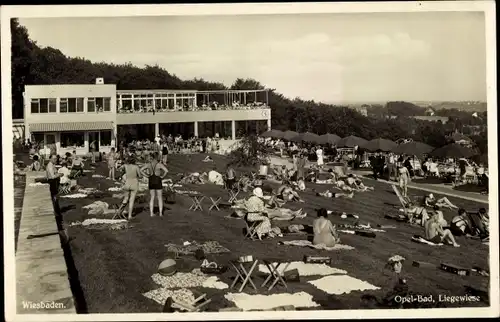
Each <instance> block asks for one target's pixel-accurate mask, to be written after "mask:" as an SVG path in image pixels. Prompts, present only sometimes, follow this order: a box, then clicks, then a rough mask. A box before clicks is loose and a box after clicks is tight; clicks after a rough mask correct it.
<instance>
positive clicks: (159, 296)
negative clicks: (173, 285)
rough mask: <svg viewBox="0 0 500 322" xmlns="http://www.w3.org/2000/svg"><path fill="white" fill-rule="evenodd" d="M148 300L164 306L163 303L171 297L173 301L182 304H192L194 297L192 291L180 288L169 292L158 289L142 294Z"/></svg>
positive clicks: (165, 289) (168, 290)
mask: <svg viewBox="0 0 500 322" xmlns="http://www.w3.org/2000/svg"><path fill="white" fill-rule="evenodd" d="M142 295H143V296H144V297H147V298H148V299H150V300H153V301H155V302H156V303H158V304H161V305H163V304H165V301H166V300H167V299H168V298H169V297H171V298H172V299H173V300H174V301H181V302H184V303H192V302H194V300H195V296H194V294H193V292H192V291H190V290H188V289H186V288H181V289H178V290H171V289H167V288H164V287H162V288H158V289H156V290H152V291H149V292H146V293H143V294H142Z"/></svg>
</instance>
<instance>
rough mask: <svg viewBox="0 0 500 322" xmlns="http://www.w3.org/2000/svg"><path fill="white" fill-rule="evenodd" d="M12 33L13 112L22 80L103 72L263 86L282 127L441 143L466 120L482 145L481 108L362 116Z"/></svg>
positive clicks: (83, 78)
mask: <svg viewBox="0 0 500 322" xmlns="http://www.w3.org/2000/svg"><path fill="white" fill-rule="evenodd" d="M11 34H12V115H13V118H22V117H23V91H24V85H41V84H92V83H93V82H94V81H95V78H96V77H103V78H104V79H105V81H106V83H111V84H116V85H117V89H119V90H127V89H137V90H139V89H196V90H224V89H241V90H245V89H246V90H251V89H268V90H269V105H270V106H271V113H272V127H273V128H275V129H279V130H284V131H285V130H293V131H297V132H306V131H309V132H314V133H317V134H325V133H334V134H337V135H339V136H341V137H345V136H349V135H356V136H359V137H362V138H364V139H368V140H370V139H374V138H379V137H382V138H386V139H390V140H394V141H395V140H398V139H400V138H411V139H413V140H416V141H421V142H425V143H427V144H429V145H431V146H435V147H440V146H443V145H445V144H446V143H448V142H449V141H450V139H449V135H450V134H451V133H452V132H453V131H455V130H458V131H461V132H466V131H467V129H470V128H471V127H470V126H478V127H479V129H480V132H479V133H476V135H473V136H471V138H472V139H473V140H474V141H475V142H476V143H477V145H478V148H479V149H480V150H481V152H482V153H485V152H486V149H487V148H486V147H487V143H486V137H487V129H486V120H487V116H486V112H482V113H480V117H479V118H478V117H473V116H472V113H467V112H463V111H459V110H456V109H455V110H439V111H437V112H436V114H439V115H441V116H448V117H449V122H447V123H446V124H443V123H441V122H429V121H423V120H417V119H413V118H411V116H415V115H425V108H422V107H420V106H417V105H415V104H413V103H410V102H401V101H394V102H387V104H385V105H370V106H367V110H368V117H366V116H364V115H362V114H360V113H359V112H358V111H356V110H355V109H353V108H351V107H349V106H342V105H332V104H324V103H321V102H315V101H314V100H304V99H301V98H294V99H290V98H287V97H285V96H284V95H282V94H280V93H279V92H277V91H276V89H273V88H267V87H266V86H264V85H263V84H261V83H260V82H258V81H256V80H254V79H243V78H239V79H236V80H235V82H234V83H233V84H232V85H231V86H230V87H227V86H225V85H224V84H222V83H216V82H208V81H206V80H204V79H202V78H195V79H192V80H182V79H180V78H179V77H177V76H176V75H175V74H172V73H169V72H168V71H167V70H165V69H164V68H162V67H160V66H157V65H155V66H146V67H144V68H139V67H137V66H134V65H132V64H131V63H127V64H121V65H117V64H108V63H105V62H91V61H90V60H88V59H85V58H82V57H67V56H66V55H64V53H62V52H61V51H60V50H59V49H56V48H52V47H44V48H42V47H40V46H39V45H38V44H37V43H36V41H33V40H31V39H30V38H29V33H28V30H27V29H26V28H25V27H24V26H22V25H20V24H19V22H18V20H17V19H12V20H11ZM304 86H307V84H304ZM445 114H448V115H445ZM464 130H465V131H464Z"/></svg>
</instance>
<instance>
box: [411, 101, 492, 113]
mask: <svg viewBox="0 0 500 322" xmlns="http://www.w3.org/2000/svg"><path fill="white" fill-rule="evenodd" d="M413 103H414V104H415V105H418V106H422V107H429V106H432V108H433V109H435V110H441V109H457V110H459V111H470V112H486V111H487V110H488V105H487V104H486V102H473V101H467V102H413Z"/></svg>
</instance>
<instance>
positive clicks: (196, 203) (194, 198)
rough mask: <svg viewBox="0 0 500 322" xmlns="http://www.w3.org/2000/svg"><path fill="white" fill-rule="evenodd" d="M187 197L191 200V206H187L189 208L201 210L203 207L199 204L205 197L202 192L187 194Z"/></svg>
mask: <svg viewBox="0 0 500 322" xmlns="http://www.w3.org/2000/svg"><path fill="white" fill-rule="evenodd" d="M188 196H189V198H191V201H192V202H193V203H192V204H191V207H189V210H192V211H196V210H199V211H203V207H202V206H201V202H202V201H203V199H205V196H204V195H202V194H188Z"/></svg>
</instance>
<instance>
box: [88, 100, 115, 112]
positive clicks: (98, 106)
mask: <svg viewBox="0 0 500 322" xmlns="http://www.w3.org/2000/svg"><path fill="white" fill-rule="evenodd" d="M96 111H97V112H110V111H111V97H89V98H88V99H87V112H96Z"/></svg>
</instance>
